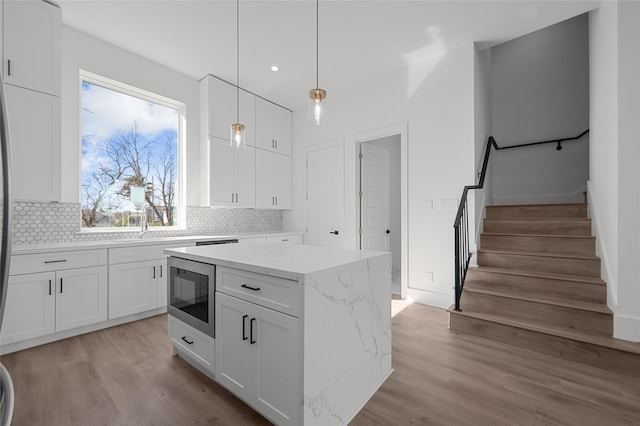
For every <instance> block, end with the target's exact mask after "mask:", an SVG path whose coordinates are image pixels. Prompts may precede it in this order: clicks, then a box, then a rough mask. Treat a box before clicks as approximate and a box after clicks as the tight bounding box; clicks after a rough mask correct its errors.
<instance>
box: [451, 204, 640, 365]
mask: <svg viewBox="0 0 640 426" xmlns="http://www.w3.org/2000/svg"><path fill="white" fill-rule="evenodd" d="M478 265H479V266H478V267H476V268H469V270H468V273H467V276H466V280H465V283H464V292H463V293H462V299H461V311H454V310H453V307H451V308H450V309H449V328H450V329H452V330H456V331H459V332H463V333H469V334H473V335H477V336H482V337H485V338H488V339H492V340H496V341H499V342H502V343H506V344H510V345H513V346H518V347H521V348H525V349H529V350H532V351H536V352H540V353H544V354H547V355H551V356H555V357H559V358H563V359H568V360H571V361H576V362H580V363H583V364H587V365H591V366H594V367H599V368H603V369H607V370H609V371H614V372H617V373H622V374H632V375H634V376H636V377H640V343H631V342H626V341H623V340H618V339H614V338H613V337H612V336H613V315H612V313H611V311H610V310H609V309H608V307H607V304H606V299H607V289H606V283H605V282H604V281H602V280H601V279H600V258H598V257H597V256H596V255H595V238H594V237H592V236H591V221H590V220H589V219H588V218H587V205H586V204H584V203H581V204H554V205H516V206H489V207H487V212H486V218H485V220H484V233H483V234H482V236H481V239H480V249H479V250H478Z"/></svg>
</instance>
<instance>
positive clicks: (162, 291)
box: [156, 258, 168, 308]
mask: <svg viewBox="0 0 640 426" xmlns="http://www.w3.org/2000/svg"><path fill="white" fill-rule="evenodd" d="M167 270H168V269H167V259H166V258H165V259H162V260H159V261H158V265H157V269H156V281H157V283H158V308H166V307H167V298H168V296H167V295H168V292H167V285H168V281H167Z"/></svg>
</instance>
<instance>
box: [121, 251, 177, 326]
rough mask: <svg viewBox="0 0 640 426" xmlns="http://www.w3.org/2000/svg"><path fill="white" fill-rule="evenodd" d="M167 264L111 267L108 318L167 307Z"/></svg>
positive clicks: (148, 261) (132, 263) (132, 264)
mask: <svg viewBox="0 0 640 426" xmlns="http://www.w3.org/2000/svg"><path fill="white" fill-rule="evenodd" d="M166 264H167V261H166V259H163V260H147V261H143V262H131V263H120V264H113V265H109V319H114V318H120V317H124V316H127V315H132V314H137V313H139V312H144V311H149V310H151V309H155V308H157V307H160V306H161V305H160V303H161V302H162V301H164V306H166V305H167V294H166V293H167V278H166V270H167V267H166Z"/></svg>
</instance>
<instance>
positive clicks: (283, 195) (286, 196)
mask: <svg viewBox="0 0 640 426" xmlns="http://www.w3.org/2000/svg"><path fill="white" fill-rule="evenodd" d="M272 167H273V177H272V181H271V185H272V190H273V194H274V196H275V197H276V208H277V209H280V210H283V209H290V208H291V207H292V195H291V194H292V191H293V181H292V177H291V175H292V171H291V168H292V165H291V157H289V156H288V155H282V154H274V155H273V161H272Z"/></svg>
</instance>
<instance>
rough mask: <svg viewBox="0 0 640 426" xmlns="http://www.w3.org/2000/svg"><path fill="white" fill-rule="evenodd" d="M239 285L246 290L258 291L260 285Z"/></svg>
mask: <svg viewBox="0 0 640 426" xmlns="http://www.w3.org/2000/svg"><path fill="white" fill-rule="evenodd" d="M240 287H242V288H246V289H247V290H253V291H260V287H251V286H250V285H247V284H242V285H241V286H240Z"/></svg>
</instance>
